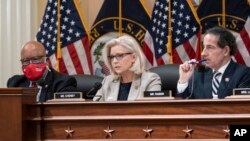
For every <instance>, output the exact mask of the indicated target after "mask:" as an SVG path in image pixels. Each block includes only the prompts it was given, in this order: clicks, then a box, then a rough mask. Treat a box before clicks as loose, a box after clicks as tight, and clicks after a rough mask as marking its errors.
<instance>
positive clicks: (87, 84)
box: [73, 74, 103, 99]
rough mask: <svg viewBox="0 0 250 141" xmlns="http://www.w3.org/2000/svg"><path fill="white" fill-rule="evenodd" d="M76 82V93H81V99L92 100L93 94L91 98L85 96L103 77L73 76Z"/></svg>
mask: <svg viewBox="0 0 250 141" xmlns="http://www.w3.org/2000/svg"><path fill="white" fill-rule="evenodd" d="M73 76H74V77H75V79H76V81H77V91H79V92H82V93H83V98H85V99H92V98H93V96H94V95H93V94H92V95H91V96H87V95H86V94H87V93H88V92H89V91H90V89H92V88H93V87H94V85H95V83H96V82H100V83H101V82H102V80H103V77H100V76H96V75H88V74H79V75H73Z"/></svg>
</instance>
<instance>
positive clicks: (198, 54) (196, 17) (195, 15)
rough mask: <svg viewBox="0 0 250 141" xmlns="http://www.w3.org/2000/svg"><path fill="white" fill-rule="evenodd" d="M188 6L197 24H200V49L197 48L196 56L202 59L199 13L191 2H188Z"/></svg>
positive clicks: (200, 32) (200, 31)
mask: <svg viewBox="0 0 250 141" xmlns="http://www.w3.org/2000/svg"><path fill="white" fill-rule="evenodd" d="M187 4H188V5H189V7H190V9H191V11H192V13H193V14H194V18H195V20H196V21H197V23H198V24H199V28H200V30H199V32H198V34H199V35H198V48H197V50H196V54H197V55H196V59H201V51H202V42H201V35H202V26H201V22H200V18H199V16H198V15H197V13H196V10H195V8H194V5H193V3H192V2H190V1H187Z"/></svg>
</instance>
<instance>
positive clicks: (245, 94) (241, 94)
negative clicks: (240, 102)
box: [225, 88, 250, 99]
mask: <svg viewBox="0 0 250 141" xmlns="http://www.w3.org/2000/svg"><path fill="white" fill-rule="evenodd" d="M225 98H227V99H241V98H244V99H246V98H249V99H250V88H235V89H233V95H230V96H227V97H225Z"/></svg>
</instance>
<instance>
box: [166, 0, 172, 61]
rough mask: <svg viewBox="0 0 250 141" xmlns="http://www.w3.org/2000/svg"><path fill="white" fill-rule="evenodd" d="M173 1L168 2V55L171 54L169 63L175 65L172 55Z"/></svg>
mask: <svg viewBox="0 0 250 141" xmlns="http://www.w3.org/2000/svg"><path fill="white" fill-rule="evenodd" d="M171 20H172V17H171V0H169V1H168V43H167V53H168V54H169V63H170V64H173V54H172V25H171Z"/></svg>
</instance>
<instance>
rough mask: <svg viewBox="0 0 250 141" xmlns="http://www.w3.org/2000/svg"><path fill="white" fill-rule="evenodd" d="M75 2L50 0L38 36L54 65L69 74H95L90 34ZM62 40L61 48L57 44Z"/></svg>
mask: <svg viewBox="0 0 250 141" xmlns="http://www.w3.org/2000/svg"><path fill="white" fill-rule="evenodd" d="M76 2H77V1H76V0H60V1H59V0H48V3H47V6H46V9H45V13H44V16H43V19H42V23H41V26H40V29H39V32H38V33H37V36H36V38H37V40H38V41H39V42H41V43H42V44H43V45H44V46H45V48H46V54H47V57H49V60H50V63H51V65H52V67H53V68H58V67H57V65H59V70H58V71H60V72H62V73H66V74H69V75H74V74H92V63H91V62H92V61H91V56H90V48H89V41H88V36H87V33H86V31H85V29H84V25H83V22H82V18H81V16H80V15H79V14H80V13H79V12H80V11H78V9H79V8H78V7H77V3H76ZM58 7H59V8H60V21H59V22H58V20H57V19H58V18H57V17H58V13H59V12H58ZM58 26H59V27H60V30H58ZM58 34H59V35H58ZM58 37H60V41H59V40H58ZM59 42H60V48H58V47H57V43H59ZM58 49H61V52H60V51H59V53H57V50H58ZM60 53H61V58H60ZM57 61H59V62H57ZM57 63H58V64H57Z"/></svg>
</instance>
